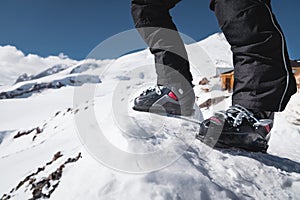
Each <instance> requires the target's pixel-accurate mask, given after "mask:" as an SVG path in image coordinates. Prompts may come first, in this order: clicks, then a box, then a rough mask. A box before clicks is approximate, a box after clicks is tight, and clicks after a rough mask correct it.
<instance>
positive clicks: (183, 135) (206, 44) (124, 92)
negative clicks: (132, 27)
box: [0, 34, 300, 200]
mask: <svg viewBox="0 0 300 200" xmlns="http://www.w3.org/2000/svg"><path fill="white" fill-rule="evenodd" d="M197 45H198V46H200V47H201V46H202V48H203V49H205V52H206V54H207V55H208V56H209V58H210V59H211V61H210V60H209V59H207V57H206V56H203V54H201V55H200V56H198V57H197V56H196V55H193V53H191V52H194V51H193V50H194V49H198V47H197ZM3 48H4V49H7V48H8V49H9V51H13V52H14V53H15V54H16V55H14V56H12V58H10V56H8V55H7V56H6V62H7V63H8V64H7V66H13V65H14V64H15V63H16V60H17V59H16V58H15V57H18V59H21V60H24V59H25V60H28V59H29V58H28V56H24V54H22V52H20V51H18V50H16V49H15V48H14V47H2V50H3ZM187 48H188V52H189V55H191V56H190V59H191V63H195V65H193V67H192V73H193V75H194V79H195V80H194V81H195V83H196V86H195V93H196V95H197V104H198V105H200V104H201V103H203V102H205V101H207V100H208V99H218V101H211V104H210V105H208V106H207V107H203V108H201V111H200V110H198V112H197V115H195V116H194V117H193V118H187V119H180V118H174V117H164V116H159V115H156V114H147V113H140V112H135V111H132V110H131V105H132V101H133V97H134V96H135V95H137V94H139V92H141V90H142V89H143V88H145V87H146V86H148V85H150V83H155V78H156V75H155V72H154V67H153V57H152V55H151V54H150V53H149V52H148V51H147V50H145V51H141V52H137V53H134V54H130V55H126V56H123V57H121V58H119V59H116V60H107V61H99V60H89V61H86V62H83V63H79V62H78V61H70V62H68V64H67V66H68V67H62V68H60V67H59V68H57V67H54V68H52V67H53V66H59V65H58V64H61V63H60V61H61V60H56V62H55V63H53V65H52V66H48V68H49V70H47V69H48V68H47V67H45V68H44V69H43V70H46V71H44V72H42V73H40V71H42V70H37V71H36V68H39V64H38V65H31V64H30V67H29V68H28V71H26V70H23V68H18V69H16V70H15V71H14V72H8V71H7V69H6V70H4V71H3V70H2V72H3V73H1V74H2V75H1V76H2V77H7V78H6V79H5V80H6V83H7V84H10V83H12V82H13V81H15V80H16V78H17V77H18V76H17V74H18V75H21V74H22V73H24V72H28V73H30V74H33V76H34V74H35V73H40V76H39V78H36V79H32V80H24V81H22V82H19V83H17V84H15V85H13V86H10V85H6V86H2V87H0V92H2V93H9V92H11V93H13V94H16V93H17V92H21V91H31V92H30V95H23V96H22V97H23V98H19V96H14V97H11V98H5V99H2V100H0V110H1V115H0V122H1V123H0V177H1V179H0V186H1V187H0V198H1V199H9V198H10V199H40V198H50V199H55V200H56V199H107V200H110V199H111V200H114V199H133V200H135V199H145V200H148V199H149V200H150V199H151V200H162V199H168V200H169V199H176V200H185V199H191V200H193V199H205V200H206V199H298V198H299V197H300V148H299V143H300V126H299V125H300V124H299V121H300V113H299V110H300V103H299V102H300V101H299V100H300V94H299V93H297V94H296V95H294V96H293V98H292V99H291V101H290V103H289V105H288V106H287V109H286V110H285V111H284V112H282V113H276V116H275V124H274V128H273V130H272V133H271V134H272V136H271V140H270V143H269V145H270V147H269V150H268V153H267V154H263V153H249V152H244V151H238V150H216V149H211V148H210V147H208V146H206V145H204V144H202V143H201V142H199V141H196V140H195V139H194V136H195V135H194V134H195V132H196V131H197V120H201V118H202V114H203V117H204V118H207V117H209V116H210V115H211V114H212V113H213V112H214V111H216V110H219V109H225V108H226V107H227V106H228V105H230V95H231V93H229V92H227V91H221V90H220V85H219V79H218V78H216V77H214V75H215V72H216V67H231V57H230V50H229V48H228V44H227V43H226V41H225V40H224V37H223V36H222V35H220V34H215V35H213V36H211V37H209V38H207V39H206V40H204V41H201V42H199V43H196V44H192V45H188V46H187ZM2 57H3V56H2ZM201 58H203V59H204V61H199V59H201ZM205 59H206V60H205ZM0 60H1V59H0ZM26 62H27V61H26ZM26 62H25V64H26ZM201 62H205V63H206V64H207V65H205V67H211V69H201V66H200V65H197V63H199V64H201ZM70 63H71V64H70ZM0 64H1V63H0ZM24 66H25V68H27V64H26V65H24ZM61 66H65V65H64V64H63V65H61ZM137 66H141V67H137ZM25 68H24V69H25ZM197 68H200V70H197ZM5 71H6V72H7V73H6V72H5ZM41 74H42V75H41ZM96 75H99V76H97V77H95V76H96ZM73 77H77V78H79V79H80V84H79V83H78V82H76V83H73V84H70V82H72V81H71V80H73V79H72V78H73ZM203 77H207V79H208V80H209V83H208V84H206V85H199V84H198V83H199V81H200V80H202V79H203ZM58 82H60V83H61V84H63V85H64V86H65V87H59V88H57V89H50V88H47V87H45V88H43V89H42V90H37V91H32V90H30V89H31V88H32V87H34V85H36V84H38V85H41V84H43V83H47V84H52V85H57V83H58ZM75 86H76V87H75ZM51 88H52V87H51ZM90 89H91V91H92V94H93V98H91V99H89V98H88V97H87V96H88V95H84V94H88V93H84V92H83V93H81V90H82V91H88V90H90ZM2 93H1V94H2ZM76 94H79V95H78V96H77V97H76ZM81 94H82V95H81ZM76 98H79V101H75V100H76ZM74 99H75V100H74ZM116 105H118V106H116ZM90 113H93V114H94V115H93V117H94V118H95V120H94V121H93V120H92V118H91V117H90V115H89V114H90ZM122 114H127V115H122ZM87 116H88V118H87ZM78 119H82V120H83V121H79V124H78V121H76V120H78ZM149 121H150V122H151V123H149ZM81 122H82V123H83V122H86V123H87V124H86V125H87V127H88V128H87V129H85V131H84V133H80V131H78V130H79V128H80V127H79V125H80V123H81ZM96 126H99V127H100V129H101V131H102V133H103V136H104V137H103V138H106V140H107V141H109V143H110V144H111V145H112V146H114V147H115V149H118V150H120V152H127V153H129V154H133V153H137V154H139V155H146V154H147V153H149V152H150V153H156V152H160V153H159V154H155V155H156V156H155V157H152V158H153V159H152V161H153V162H149V161H148V160H146V158H145V160H138V159H137V160H136V162H133V163H132V162H129V161H128V160H126V158H124V157H122V155H116V154H112V153H111V152H110V151H108V149H106V148H105V145H106V144H105V143H104V141H99V140H97V141H93V140H85V139H90V138H89V137H90V136H92V135H93V134H94V132H95V131H94V130H95V129H96ZM85 137H86V138H85ZM88 144H97V145H95V146H94V147H93V148H94V149H96V150H97V151H98V152H99V154H101V153H103V154H104V155H108V159H110V160H102V162H98V161H99V159H97V158H98V157H97V154H96V153H95V152H93V151H92V150H91V148H89V147H88V146H87V145H88ZM103 154H101V155H103ZM121 159H123V160H121ZM105 161H107V162H105ZM110 161H111V162H112V163H110ZM114 161H115V162H114ZM119 162H121V163H123V164H124V163H125V164H124V166H119V167H120V168H117V167H118V166H117V167H116V165H117V164H118V163H119ZM161 163H164V165H162V166H160V165H159V164H161ZM114 164H116V165H114ZM128 166H129V168H128V169H127V168H126V167H128ZM151 166H153V167H154V168H153V169H154V170H151ZM122 167H124V168H123V170H122ZM130 167H132V168H130ZM155 167H157V168H155ZM124 169H127V172H124V171H126V170H124ZM130 169H136V170H137V172H138V173H133V172H134V170H132V171H130ZM138 170H140V171H138ZM143 170H144V171H143Z"/></svg>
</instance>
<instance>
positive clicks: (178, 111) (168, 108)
mask: <svg viewBox="0 0 300 200" xmlns="http://www.w3.org/2000/svg"><path fill="white" fill-rule="evenodd" d="M194 102H195V94H194V91H193V89H190V91H188V92H186V93H184V94H183V92H182V94H180V90H179V93H178V94H176V93H175V92H173V91H172V90H171V89H169V88H168V87H165V86H155V87H151V88H149V89H147V90H145V91H143V93H142V94H140V96H139V97H137V98H135V100H134V106H133V109H134V110H137V111H143V112H151V113H158V114H173V115H183V116H190V115H192V114H193V112H194V110H193V106H194Z"/></svg>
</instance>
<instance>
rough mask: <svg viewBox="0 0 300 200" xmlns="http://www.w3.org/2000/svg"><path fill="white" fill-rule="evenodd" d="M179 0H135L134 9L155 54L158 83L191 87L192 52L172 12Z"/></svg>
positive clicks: (138, 25) (140, 27) (182, 87)
mask: <svg viewBox="0 0 300 200" xmlns="http://www.w3.org/2000/svg"><path fill="white" fill-rule="evenodd" d="M179 1H180V0H132V1H131V3H132V5H131V13H132V17H133V20H134V23H135V27H136V28H137V30H138V32H139V33H140V35H141V36H142V38H143V39H144V41H145V42H146V43H147V44H148V46H149V47H150V51H151V53H152V54H154V57H155V67H156V73H157V84H158V85H176V87H178V88H181V89H183V90H184V91H185V90H187V91H188V90H190V88H191V86H192V75H191V72H190V65H189V61H188V56H187V52H186V49H185V47H184V43H183V41H182V39H181V37H180V35H179V33H178V32H177V28H176V26H175V24H174V23H173V21H172V17H171V16H170V14H169V10H170V9H171V8H173V7H174V6H175V5H176V3H178V2H179ZM178 77H182V78H179V79H178ZM182 79H184V80H182ZM178 84H179V85H178Z"/></svg>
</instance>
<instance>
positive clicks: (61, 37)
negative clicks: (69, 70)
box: [0, 0, 300, 60]
mask: <svg viewBox="0 0 300 200" xmlns="http://www.w3.org/2000/svg"><path fill="white" fill-rule="evenodd" d="M208 3H209V0H182V2H180V3H179V4H178V5H177V6H176V7H175V8H174V9H173V10H172V15H173V18H174V21H175V23H176V24H177V27H178V29H179V30H180V32H182V33H184V34H186V35H188V36H190V37H192V38H194V39H195V40H197V41H198V40H201V39H204V38H205V37H207V36H209V35H210V34H213V33H215V32H218V31H220V30H219V28H218V25H217V21H216V19H215V16H214V14H213V12H211V11H210V10H209V9H208ZM272 5H273V11H274V13H275V14H276V17H277V19H278V21H279V23H280V24H281V26H282V29H283V31H284V33H285V36H286V39H287V43H288V48H289V52H290V56H291V58H292V59H299V58H300V39H299V34H300V24H299V19H300V12H299V11H300V1H299V0H285V1H282V0H273V2H272ZM132 28H133V22H132V19H131V15H130V0H108V1H104V0H0V45H2V46H3V45H14V46H16V47H17V48H18V49H20V50H22V51H23V52H24V53H25V54H28V53H34V54H38V55H41V56H49V55H58V54H59V53H61V52H63V53H64V54H65V55H68V56H69V57H70V58H73V59H77V60H79V59H83V58H85V57H86V55H87V54H88V53H89V52H90V51H91V50H92V49H93V48H94V47H95V46H97V45H98V44H99V43H100V42H102V41H104V40H105V39H107V38H108V37H111V36H113V35H115V34H117V33H120V32H122V31H126V30H128V29H132Z"/></svg>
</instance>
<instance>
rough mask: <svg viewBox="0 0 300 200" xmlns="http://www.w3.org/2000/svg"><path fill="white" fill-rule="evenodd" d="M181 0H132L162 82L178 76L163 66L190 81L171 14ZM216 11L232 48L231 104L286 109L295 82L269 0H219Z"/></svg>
mask: <svg viewBox="0 0 300 200" xmlns="http://www.w3.org/2000/svg"><path fill="white" fill-rule="evenodd" d="M178 2H179V0H132V16H133V19H134V22H135V26H136V28H138V30H139V32H140V34H141V36H142V37H143V39H144V40H145V42H146V43H147V44H148V45H149V47H150V50H151V52H152V53H153V54H154V56H155V62H156V72H157V74H158V84H160V85H165V84H168V83H170V82H176V78H174V76H172V73H168V71H170V70H169V69H168V67H165V66H169V67H170V68H172V69H175V70H177V71H178V72H180V73H181V74H182V75H183V76H184V77H185V78H186V80H187V81H188V82H190V83H191V81H192V76H191V73H190V70H189V62H188V57H187V55H186V50H185V48H184V45H183V42H182V40H181V38H180V36H179V35H178V33H177V29H176V26H175V25H174V23H173V21H172V18H171V16H170V14H169V9H171V8H172V7H174V6H175V4H176V3H178ZM214 11H215V15H216V17H217V19H218V22H219V25H220V28H221V30H222V31H223V33H224V35H225V37H226V39H227V41H228V42H229V44H230V45H231V49H232V52H233V62H234V76H235V77H234V78H235V81H234V89H233V96H232V102H233V104H239V105H241V106H244V107H245V108H248V109H251V110H253V111H282V110H284V108H285V107H286V105H287V103H288V101H289V99H290V97H291V96H292V95H293V94H294V93H295V92H296V83H295V79H294V77H293V74H292V70H291V66H290V61H289V56H288V53H287V47H286V42H285V38H284V35H283V33H282V30H281V28H280V26H279V24H278V22H277V20H276V19H275V16H274V15H273V13H272V9H271V5H270V0H215V5H214ZM199 26H201V24H199ZM145 27H154V28H150V29H144V28H145ZM164 28H165V29H170V30H173V31H172V34H166V32H165V31H162V29H164ZM176 33H177V34H176ZM171 71H172V70H171Z"/></svg>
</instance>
